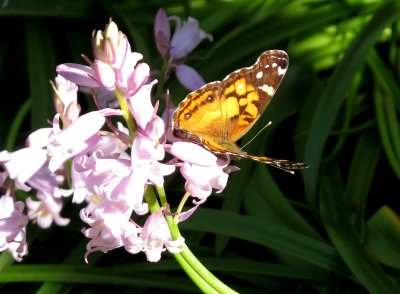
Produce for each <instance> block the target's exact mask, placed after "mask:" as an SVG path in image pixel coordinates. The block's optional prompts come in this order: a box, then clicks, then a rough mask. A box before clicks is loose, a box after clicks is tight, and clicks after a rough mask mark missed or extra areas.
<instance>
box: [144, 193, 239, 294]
mask: <svg viewBox="0 0 400 294" xmlns="http://www.w3.org/2000/svg"><path fill="white" fill-rule="evenodd" d="M156 189H157V194H158V196H159V198H160V201H161V203H162V205H163V206H166V205H167V204H168V203H167V200H166V194H165V190H164V188H163V187H156ZM147 190H151V191H153V190H152V189H147ZM147 190H146V191H147ZM149 194H150V192H149ZM152 195H153V197H154V198H155V197H156V196H155V194H154V191H153V192H152ZM189 195H190V194H188V193H186V194H185V196H186V197H189ZM148 196H150V195H148ZM185 196H184V197H185ZM145 199H146V201H147V197H146V196H145ZM149 200H150V199H149ZM150 201H151V203H152V202H154V201H153V200H150ZM156 202H157V201H156ZM182 202H183V203H184V201H181V203H182ZM147 203H148V204H149V207H150V211H152V208H151V205H150V203H149V202H147ZM157 203H158V202H157ZM153 208H155V207H153ZM165 219H166V220H167V223H168V227H169V229H170V232H171V236H172V239H174V240H177V239H178V238H179V237H180V236H181V233H180V231H179V228H178V224H177V223H176V222H175V220H174V218H173V217H172V216H171V215H165ZM173 255H174V257H175V259H176V260H177V261H178V263H179V264H180V265H181V267H182V269H183V270H184V271H185V272H186V274H187V275H188V276H189V277H190V278H191V280H192V281H193V282H194V283H195V284H196V285H197V286H198V287H199V288H200V289H201V290H202V291H203V292H204V293H237V292H236V291H234V290H232V289H231V288H229V287H228V286H227V285H225V284H224V283H223V282H221V281H220V280H219V279H218V278H217V277H215V276H214V275H213V274H212V273H211V272H210V271H209V270H208V269H207V268H206V267H205V266H204V265H203V264H202V263H201V262H200V261H199V260H198V259H197V258H196V256H195V255H194V254H193V253H192V252H191V251H190V249H189V248H188V247H187V245H186V244H185V249H183V251H182V252H180V253H175V254H173Z"/></svg>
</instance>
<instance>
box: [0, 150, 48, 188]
mask: <svg viewBox="0 0 400 294" xmlns="http://www.w3.org/2000/svg"><path fill="white" fill-rule="evenodd" d="M46 161H47V154H46V150H44V149H42V148H40V147H26V148H22V149H20V150H17V151H14V152H7V151H2V152H0V163H2V164H3V165H4V167H5V169H6V170H7V172H8V175H9V176H10V178H11V179H13V180H15V181H17V182H19V183H21V184H25V182H26V181H27V180H29V179H30V178H31V177H32V176H33V175H34V174H35V173H36V172H37V171H38V170H39V169H40V168H41V167H42V166H43V165H44V164H45V163H46Z"/></svg>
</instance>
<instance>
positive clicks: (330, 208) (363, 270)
mask: <svg viewBox="0 0 400 294" xmlns="http://www.w3.org/2000/svg"><path fill="white" fill-rule="evenodd" d="M341 199H343V188H342V185H341V182H340V178H339V175H338V172H337V170H336V169H335V168H331V169H330V173H329V174H324V175H323V176H322V179H321V193H320V207H321V218H322V221H323V223H324V227H325V229H326V231H327V232H328V235H329V238H330V239H331V241H332V243H333V245H334V246H335V248H336V249H337V251H338V252H339V254H340V256H341V257H342V258H343V261H344V262H345V263H346V264H347V266H348V267H349V268H350V270H351V271H352V272H353V274H354V275H355V276H356V278H357V280H358V282H359V283H361V284H362V285H363V286H364V287H365V288H366V289H367V290H368V291H369V292H370V293H381V294H384V293H399V291H400V288H398V287H397V286H396V285H395V284H394V282H393V281H392V280H391V278H390V277H389V276H388V275H386V273H385V272H384V271H383V270H382V268H381V267H380V266H379V265H378V264H377V263H376V261H375V260H374V259H373V258H372V256H370V255H369V254H368V252H367V250H366V248H365V246H364V245H363V244H362V243H361V241H360V239H359V237H358V235H357V233H356V231H355V230H354V228H353V226H352V225H351V223H350V220H349V218H348V215H347V213H346V211H345V210H343V207H342V206H341V201H340V200H341Z"/></svg>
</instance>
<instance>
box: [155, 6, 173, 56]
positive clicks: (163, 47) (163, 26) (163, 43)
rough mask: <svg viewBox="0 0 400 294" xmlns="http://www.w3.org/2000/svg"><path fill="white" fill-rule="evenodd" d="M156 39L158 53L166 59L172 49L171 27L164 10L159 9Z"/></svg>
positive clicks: (156, 22)
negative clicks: (170, 48)
mask: <svg viewBox="0 0 400 294" xmlns="http://www.w3.org/2000/svg"><path fill="white" fill-rule="evenodd" d="M154 39H155V40H156V45H157V49H158V51H159V52H160V54H161V55H162V56H164V57H166V56H167V54H168V51H169V47H170V39H171V27H170V25H169V22H168V16H167V14H166V13H165V10H164V9H159V10H158V12H157V15H156V20H155V23H154Z"/></svg>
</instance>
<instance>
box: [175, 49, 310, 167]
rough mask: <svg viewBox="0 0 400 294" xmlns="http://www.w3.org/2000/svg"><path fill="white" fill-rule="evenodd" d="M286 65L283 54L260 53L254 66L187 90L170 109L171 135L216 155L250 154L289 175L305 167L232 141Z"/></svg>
mask: <svg viewBox="0 0 400 294" xmlns="http://www.w3.org/2000/svg"><path fill="white" fill-rule="evenodd" d="M288 65H289V57H288V55H287V54H286V52H284V51H281V50H270V51H265V52H264V53H262V54H261V55H260V57H259V58H258V60H257V61H256V63H255V64H254V65H253V66H251V67H245V68H241V69H239V70H236V71H234V72H232V73H231V74H229V75H228V76H227V77H226V78H225V79H223V80H222V81H221V82H220V81H216V82H212V83H209V84H206V85H204V86H203V87H201V88H200V89H198V90H196V91H194V92H191V93H189V94H188V95H187V96H186V98H185V99H184V100H183V101H182V102H181V103H180V104H179V106H178V108H177V110H176V111H175V113H174V116H173V132H174V135H175V136H177V137H179V138H181V139H182V140H184V141H188V142H193V143H196V144H199V145H201V146H203V147H204V148H206V149H208V150H209V151H211V152H213V153H216V154H229V155H231V156H233V157H234V158H235V157H236V158H237V157H242V158H250V159H253V160H256V161H261V162H264V163H266V164H269V165H271V166H274V167H277V168H280V169H283V170H285V171H288V172H290V173H293V171H292V170H296V169H302V168H306V167H307V165H306V164H304V163H298V162H293V161H289V160H285V159H275V158H270V157H266V156H254V155H249V154H247V153H246V152H244V151H242V150H241V149H240V148H239V146H238V145H236V143H235V142H236V141H237V140H239V139H240V138H241V137H243V136H244V134H246V133H247V132H248V131H249V130H250V128H251V127H252V126H253V125H254V124H255V122H256V121H257V120H258V118H259V117H260V116H261V114H262V113H263V112H264V110H265V109H266V108H267V106H268V104H269V103H270V102H271V99H272V97H273V95H274V94H275V92H276V90H277V88H278V86H279V84H280V83H281V81H282V79H283V77H284V75H285V73H286V70H287V68H288Z"/></svg>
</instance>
